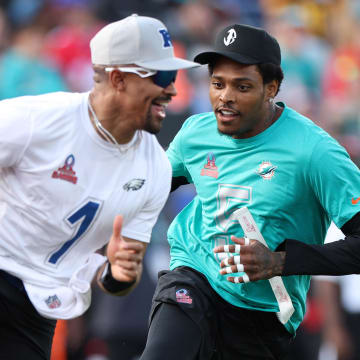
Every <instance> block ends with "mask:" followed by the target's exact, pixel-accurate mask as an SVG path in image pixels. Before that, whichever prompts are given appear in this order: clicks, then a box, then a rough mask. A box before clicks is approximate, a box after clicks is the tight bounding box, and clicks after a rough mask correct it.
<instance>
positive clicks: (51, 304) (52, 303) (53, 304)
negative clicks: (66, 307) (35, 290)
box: [45, 294, 61, 309]
mask: <svg viewBox="0 0 360 360" xmlns="http://www.w3.org/2000/svg"><path fill="white" fill-rule="evenodd" d="M45 303H46V305H47V306H48V308H49V309H56V308H58V307H60V306H61V301H60V299H59V298H58V297H57V295H56V294H55V295H53V296H49V297H48V298H47V299H46V300H45Z"/></svg>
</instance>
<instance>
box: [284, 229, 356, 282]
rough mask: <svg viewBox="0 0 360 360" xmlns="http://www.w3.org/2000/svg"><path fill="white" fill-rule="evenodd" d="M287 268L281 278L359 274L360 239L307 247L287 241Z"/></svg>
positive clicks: (352, 236)
mask: <svg viewBox="0 0 360 360" xmlns="http://www.w3.org/2000/svg"><path fill="white" fill-rule="evenodd" d="M285 252H286V256H285V264H284V269H283V271H282V275H284V276H287V275H349V274H360V236H359V235H350V236H347V237H346V238H345V240H339V241H334V242H332V243H330V244H325V245H308V244H305V243H303V242H300V241H297V240H291V239H288V240H285Z"/></svg>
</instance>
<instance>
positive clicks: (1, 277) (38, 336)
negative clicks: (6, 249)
mask: <svg viewBox="0 0 360 360" xmlns="http://www.w3.org/2000/svg"><path fill="white" fill-rule="evenodd" d="M0 314H1V315H0V360H20V359H21V360H22V359H26V360H48V359H50V354H51V345H52V339H53V335H54V330H55V326H56V320H50V319H46V318H44V317H42V316H41V315H39V313H38V312H37V311H36V310H35V308H34V306H33V305H32V304H31V302H30V300H29V298H28V296H27V294H26V291H25V289H24V286H23V284H22V282H21V280H19V279H18V278H15V277H13V276H11V275H9V274H7V273H5V272H4V271H2V270H0Z"/></svg>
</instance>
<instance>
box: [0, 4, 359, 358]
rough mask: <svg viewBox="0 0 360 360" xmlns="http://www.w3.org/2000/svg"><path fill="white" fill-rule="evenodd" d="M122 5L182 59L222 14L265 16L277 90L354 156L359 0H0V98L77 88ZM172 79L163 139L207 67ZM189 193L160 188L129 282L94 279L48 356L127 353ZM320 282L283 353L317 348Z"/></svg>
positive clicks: (204, 80)
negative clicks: (136, 274) (138, 271)
mask: <svg viewBox="0 0 360 360" xmlns="http://www.w3.org/2000/svg"><path fill="white" fill-rule="evenodd" d="M132 13H138V14H139V15H145V16H154V17H156V18H158V19H160V20H162V21H163V22H164V23H165V24H166V25H167V27H168V29H169V31H170V34H171V35H172V39H173V43H174V46H175V51H176V53H177V54H178V55H179V56H184V57H187V58H189V59H192V58H193V56H194V55H195V54H197V53H199V52H201V51H202V50H205V49H207V48H208V47H210V45H211V42H212V40H213V38H214V35H215V33H216V32H217V30H218V29H220V28H222V27H224V26H227V25H229V24H232V23H245V24H249V25H254V26H260V27H264V28H266V29H267V30H268V31H269V32H270V33H271V34H272V35H273V36H275V37H276V38H277V39H278V41H279V43H280V46H281V48H282V67H283V70H284V74H285V80H284V82H283V84H282V87H281V91H280V93H279V95H278V96H277V99H278V100H281V101H284V102H285V103H286V104H287V105H289V106H291V107H293V108H294V109H296V110H297V111H299V112H300V113H302V114H305V115H307V116H309V117H310V118H311V119H312V120H313V121H314V122H316V123H317V124H319V125H320V126H321V127H323V128H324V129H325V130H327V131H328V132H329V133H330V134H331V135H333V136H334V137H335V138H336V139H338V140H339V142H340V143H341V144H342V145H343V146H344V147H345V148H346V149H347V151H348V152H349V154H350V156H351V157H352V159H353V160H354V161H355V163H357V164H358V165H360V141H359V139H360V101H358V98H359V93H360V36H359V34H360V1H359V0H120V1H116V0H101V1H100V0H98V1H97V0H0V78H1V82H0V99H5V98H10V97H15V96H22V95H36V94H40V93H45V92H52V91H75V92H82V91H88V90H89V89H90V87H91V83H92V68H91V62H90V50H89V45H88V44H89V40H90V39H91V38H92V36H93V35H94V34H95V33H96V32H97V30H98V29H99V28H100V27H102V26H103V25H104V24H106V23H108V22H111V21H115V20H118V19H120V18H123V17H126V16H128V15H130V14H132ZM176 87H177V89H178V92H179V95H178V96H177V97H176V98H175V99H174V101H173V102H172V104H171V106H169V108H168V110H167V112H168V114H167V119H166V121H165V123H164V125H163V129H162V131H161V132H160V134H159V135H158V139H159V141H160V143H161V145H162V146H163V147H164V148H166V147H167V146H168V144H169V142H170V141H171V139H172V138H173V137H174V135H175V134H176V132H177V131H178V129H179V128H180V126H181V124H182V123H183V121H184V120H185V119H186V117H187V116H189V115H190V114H193V113H199V112H205V111H210V110H211V109H210V103H209V100H208V73H207V69H206V67H201V68H198V69H193V70H190V71H187V72H183V71H181V72H180V74H179V76H178V78H177V80H176ZM193 196H194V190H193V188H192V187H191V186H185V187H183V188H182V189H180V190H177V191H176V192H175V193H174V194H171V195H170V198H169V200H168V202H167V204H166V207H165V209H164V210H163V212H162V213H161V216H160V218H159V221H158V223H157V225H156V227H155V229H154V231H153V236H152V242H151V245H150V246H149V248H148V252H147V255H146V259H145V271H144V275H143V279H142V281H141V284H140V285H139V287H138V288H137V289H136V290H135V291H134V292H133V293H132V294H130V295H129V296H127V297H125V298H115V297H111V296H107V295H105V294H102V293H100V291H97V290H96V289H95V288H94V296H93V306H92V308H91V309H90V310H89V311H88V312H87V313H86V314H85V316H83V317H81V318H78V319H74V320H71V321H68V322H66V323H65V322H59V325H58V329H57V336H56V340H55V344H54V351H53V360H72V359H76V360H82V359H84V360H85V359H86V360H112V359H117V360H135V359H137V357H138V356H139V354H140V353H141V350H142V348H143V346H144V342H145V337H146V330H147V316H148V312H149V310H150V303H151V297H152V293H153V291H154V288H155V283H156V278H157V272H158V271H159V270H161V269H166V268H168V265H169V255H168V246H167V242H166V230H167V227H168V225H169V223H170V222H171V220H172V219H173V218H174V216H175V215H176V214H177V213H178V212H179V211H180V210H181V209H182V208H183V207H184V206H185V205H186V204H187V203H188V202H189V201H190V200H191V199H192V197H193ZM356 281H357V287H359V283H360V281H359V279H358V278H357V279H356ZM359 288H360V287H359ZM321 289H322V287H321V286H317V284H316V282H315V281H314V282H313V285H312V289H311V292H310V294H311V295H310V296H309V301H308V312H307V316H306V319H305V321H304V323H303V325H302V326H301V327H300V329H299V333H298V336H297V338H296V340H295V342H294V347H293V350H292V354H290V356H289V359H292V360H294V359H307V360H318V359H319V349H320V357H321V356H323V355H322V354H323V352H324V351H325V350H326V349H325V350H324V346H323V345H324V341H323V340H322V339H323V338H324V334H325V333H326V332H327V331H328V329H326V328H325V326H326V321H325V320H324V314H323V309H322V306H321V301H322V300H321V299H322V298H323V297H322V296H321V293H320V295H319V292H321V291H322V290H321ZM324 291H325V290H324ZM359 308H360V306H359ZM174 326H176V324H174ZM359 340H360V339H359ZM335 359H336V357H335V358H334V360H335ZM343 359H347V358H346V357H343ZM349 359H350V358H349ZM327 360H330V358H327ZM338 360H340V357H338ZM341 360H342V359H341Z"/></svg>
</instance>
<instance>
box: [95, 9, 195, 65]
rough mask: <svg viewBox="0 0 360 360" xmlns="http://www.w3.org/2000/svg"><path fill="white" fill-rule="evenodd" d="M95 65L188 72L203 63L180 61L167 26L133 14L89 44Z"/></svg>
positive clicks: (105, 30)
mask: <svg viewBox="0 0 360 360" xmlns="http://www.w3.org/2000/svg"><path fill="white" fill-rule="evenodd" d="M90 49H91V61H92V63H93V64H94V65H126V64H135V65H138V66H142V67H144V68H147V69H150V70H179V69H188V68H192V67H196V66H200V64H198V63H195V62H192V61H189V60H185V59H181V58H177V57H175V56H174V48H173V45H172V42H171V38H170V34H169V32H168V30H167V29H166V27H165V25H164V24H163V23H162V22H161V21H159V20H157V19H154V18H151V17H146V16H138V15H137V14H133V15H131V16H128V17H126V18H124V19H122V20H119V21H116V22H113V23H111V24H108V25H106V26H105V27H103V28H102V29H101V30H100V31H99V32H98V33H97V34H96V35H95V36H94V37H93V38H92V39H91V41H90Z"/></svg>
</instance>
